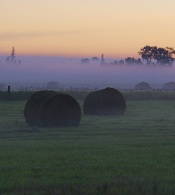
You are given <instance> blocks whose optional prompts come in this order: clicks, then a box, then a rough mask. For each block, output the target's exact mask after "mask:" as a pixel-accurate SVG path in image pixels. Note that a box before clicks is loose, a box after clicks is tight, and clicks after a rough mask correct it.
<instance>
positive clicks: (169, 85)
mask: <svg viewBox="0 0 175 195" xmlns="http://www.w3.org/2000/svg"><path fill="white" fill-rule="evenodd" d="M163 90H167V91H174V90H175V82H167V83H165V84H164V85H163Z"/></svg>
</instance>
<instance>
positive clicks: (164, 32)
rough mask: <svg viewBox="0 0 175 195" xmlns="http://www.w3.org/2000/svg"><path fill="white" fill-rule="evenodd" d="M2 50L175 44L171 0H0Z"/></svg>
mask: <svg viewBox="0 0 175 195" xmlns="http://www.w3.org/2000/svg"><path fill="white" fill-rule="evenodd" d="M0 4H1V6H0V27H1V31H0V55H7V54H10V53H11V49H12V47H13V46H14V47H15V50H16V55H40V56H43V55H44V56H64V57H93V56H97V57H100V56H101V54H102V53H103V54H104V56H105V57H109V58H110V57H112V58H125V57H128V56H130V57H139V56H138V51H139V50H140V49H141V48H142V47H144V46H145V45H151V46H154V45H156V46H158V47H166V46H169V47H174V46H175V41H174V35H175V20H174V18H175V10H174V9H175V1H174V0H88V1H85V0H30V1H29V0H0Z"/></svg>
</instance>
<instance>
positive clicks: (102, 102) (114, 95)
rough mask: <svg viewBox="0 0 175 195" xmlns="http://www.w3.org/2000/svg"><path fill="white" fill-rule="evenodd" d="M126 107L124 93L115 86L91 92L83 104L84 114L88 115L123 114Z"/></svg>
mask: <svg viewBox="0 0 175 195" xmlns="http://www.w3.org/2000/svg"><path fill="white" fill-rule="evenodd" d="M125 109H126V102H125V99H124V97H123V95H122V94H121V93H120V92H119V91H118V90H116V89H114V88H105V89H101V90H98V91H93V92H91V93H90V94H89V95H88V96H87V97H86V98H85V101H84V104H83V111H84V114H88V115H122V114H124V112H125Z"/></svg>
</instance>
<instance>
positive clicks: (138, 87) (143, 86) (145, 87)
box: [134, 82, 151, 90]
mask: <svg viewBox="0 0 175 195" xmlns="http://www.w3.org/2000/svg"><path fill="white" fill-rule="evenodd" d="M134 89H135V90H149V89H151V87H150V85H149V83H147V82H140V83H138V84H136V85H135V88H134Z"/></svg>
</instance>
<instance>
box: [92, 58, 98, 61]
mask: <svg viewBox="0 0 175 195" xmlns="http://www.w3.org/2000/svg"><path fill="white" fill-rule="evenodd" d="M91 60H92V61H99V58H97V57H92V59H91Z"/></svg>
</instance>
